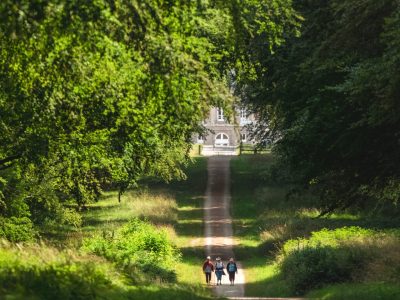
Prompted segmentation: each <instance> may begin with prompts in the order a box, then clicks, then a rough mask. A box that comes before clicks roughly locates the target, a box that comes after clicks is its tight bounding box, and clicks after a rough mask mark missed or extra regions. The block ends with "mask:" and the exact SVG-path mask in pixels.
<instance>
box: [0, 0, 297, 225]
mask: <svg viewBox="0 0 400 300" xmlns="http://www.w3.org/2000/svg"><path fill="white" fill-rule="evenodd" d="M290 3H291V2H290V1H286V0H275V1H233V0H232V1H207V0H203V1H179V0H174V1H166V0H146V1H137V0H113V1H108V0H98V1H80V0H79V1H78V0H72V1H66V0H48V1H42V0H34V1H31V0H29V1H28V0H21V1H12V0H5V1H1V4H0V133H1V134H0V214H1V215H2V216H5V217H7V218H9V217H11V216H13V217H16V218H29V219H30V220H31V221H32V222H33V223H35V224H38V223H43V222H47V221H48V220H55V221H56V222H57V223H59V224H62V223H71V221H72V223H75V224H78V223H79V220H78V218H77V217H74V216H73V214H72V212H71V211H68V210H66V209H65V207H64V206H63V205H62V203H63V202H66V201H70V200H72V201H76V203H77V204H78V206H79V207H82V206H84V205H85V203H88V202H91V201H94V200H96V199H98V197H99V195H100V194H101V192H102V190H104V189H105V188H110V187H112V188H117V189H119V191H120V194H121V193H123V192H124V191H125V190H126V189H127V188H128V187H129V186H132V185H135V184H137V182H138V180H139V179H140V178H141V177H143V176H147V175H156V176H159V177H162V178H164V179H165V180H171V179H172V178H181V177H184V174H182V172H181V169H180V167H181V165H182V164H183V163H184V162H185V161H186V160H187V154H188V150H189V148H190V142H191V136H192V135H193V133H195V132H199V131H201V130H202V129H201V128H200V127H199V124H200V121H201V120H202V119H203V117H204V114H205V113H206V112H207V111H208V109H209V107H210V105H220V106H229V105H228V104H227V103H229V102H230V100H232V99H233V97H232V95H231V93H230V85H231V83H230V82H231V81H232V72H233V70H235V69H237V70H238V72H237V73H238V74H242V73H243V74H251V73H252V71H251V70H252V68H253V67H251V66H254V65H255V64H254V63H253V62H251V61H250V58H249V56H248V55H244V54H245V53H246V51H247V50H248V49H249V47H251V45H250V44H249V40H250V37H253V36H258V37H259V38H260V39H262V40H265V41H266V43H268V47H266V48H265V49H267V51H270V50H271V49H272V48H273V46H274V45H276V44H279V43H281V41H282V35H283V33H284V29H285V28H289V27H293V26H294V25H293V24H292V23H293V22H292V19H293V15H294V10H293V9H292V8H291V6H290ZM267 12H268V14H267ZM246 49H247V50H246ZM239 70H241V71H240V72H239ZM233 73H235V72H233ZM77 221H78V222H77ZM16 222H17V223H18V222H20V221H18V220H17V221H16ZM14 223H15V222H14ZM29 226H31V225H28V227H29ZM28 227H27V228H28Z"/></svg>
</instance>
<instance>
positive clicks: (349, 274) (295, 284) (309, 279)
mask: <svg viewBox="0 0 400 300" xmlns="http://www.w3.org/2000/svg"><path fill="white" fill-rule="evenodd" d="M399 242H400V240H399V231H398V230H397V231H387V232H382V231H374V230H370V229H363V228H360V227H343V228H339V229H336V230H327V229H324V230H321V231H317V232H313V233H312V236H311V237H310V238H309V239H297V240H289V241H287V242H286V243H285V244H284V246H283V249H282V254H281V262H280V269H281V271H282V274H283V276H284V277H285V279H286V280H287V282H288V283H289V285H290V286H291V288H292V289H293V291H295V292H296V293H299V294H303V293H305V292H307V291H309V290H311V289H315V288H318V287H322V286H323V285H326V284H334V283H341V282H351V281H354V282H365V281H369V282H371V281H372V282H380V281H382V280H384V281H385V282H392V283H396V282H398V281H399V278H400V277H399V276H400V273H399V270H398V267H396V266H398V260H399V257H398V255H397V252H398V247H399V245H400V243H399Z"/></svg>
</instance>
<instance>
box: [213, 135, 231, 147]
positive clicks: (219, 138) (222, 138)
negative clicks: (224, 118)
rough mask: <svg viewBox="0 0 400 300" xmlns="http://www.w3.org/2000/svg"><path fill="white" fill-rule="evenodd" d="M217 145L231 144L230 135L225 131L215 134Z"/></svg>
mask: <svg viewBox="0 0 400 300" xmlns="http://www.w3.org/2000/svg"><path fill="white" fill-rule="evenodd" d="M215 146H217V147H221V146H222V147H227V146H229V137H228V135H226V134H225V133H218V134H217V135H216V136H215Z"/></svg>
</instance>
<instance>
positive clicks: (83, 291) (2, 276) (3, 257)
mask: <svg viewBox="0 0 400 300" xmlns="http://www.w3.org/2000/svg"><path fill="white" fill-rule="evenodd" d="M19 247H20V248H19V249H18V248H15V247H14V248H13V247H6V248H3V249H0V296H1V295H9V296H12V299H27V298H29V299H32V297H36V298H33V299H98V298H99V296H100V295H102V294H104V292H105V291H107V290H108V289H110V288H111V287H112V285H111V278H109V276H108V275H107V271H106V266H104V263H102V264H99V261H96V262H95V261H90V260H89V259H87V260H85V258H83V257H77V256H72V255H71V254H68V253H66V252H63V253H60V252H58V251H57V250H54V249H51V248H46V247H37V246H35V247H33V246H32V247H26V246H19ZM0 298H1V297H0Z"/></svg>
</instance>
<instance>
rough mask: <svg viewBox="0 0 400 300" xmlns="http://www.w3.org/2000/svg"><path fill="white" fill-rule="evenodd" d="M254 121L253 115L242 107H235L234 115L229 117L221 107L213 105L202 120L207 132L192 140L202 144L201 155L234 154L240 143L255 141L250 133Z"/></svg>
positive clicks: (252, 142)
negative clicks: (207, 115) (206, 116)
mask: <svg viewBox="0 0 400 300" xmlns="http://www.w3.org/2000/svg"><path fill="white" fill-rule="evenodd" d="M228 120H229V121H228ZM255 121H256V119H255V117H254V115H253V114H251V113H249V111H248V110H246V108H244V107H241V108H238V109H236V110H235V115H234V116H232V117H230V118H228V116H226V114H225V113H224V110H223V109H222V108H219V107H214V108H212V109H211V110H210V114H209V117H208V118H207V119H205V120H204V121H203V126H204V127H205V128H206V129H207V134H206V135H205V136H202V135H199V136H197V138H196V139H195V141H194V142H195V143H197V144H202V145H203V146H202V152H201V154H202V155H216V154H219V155H224V154H226V155H235V154H237V152H238V151H237V149H238V147H239V146H240V144H241V143H242V144H254V143H255V142H254V140H253V139H252V138H251V135H250V128H251V126H252V125H254V123H255Z"/></svg>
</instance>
